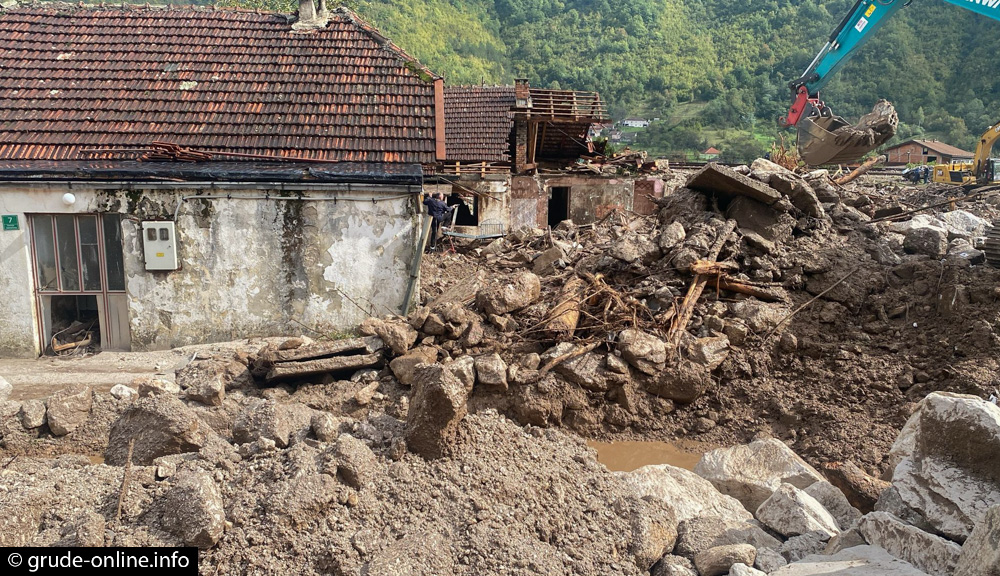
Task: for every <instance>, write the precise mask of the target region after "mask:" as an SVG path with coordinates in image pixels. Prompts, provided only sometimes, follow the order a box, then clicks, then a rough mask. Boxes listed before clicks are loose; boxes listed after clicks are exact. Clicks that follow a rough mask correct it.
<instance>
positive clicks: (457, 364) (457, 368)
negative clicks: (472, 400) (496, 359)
mask: <svg viewBox="0 0 1000 576" xmlns="http://www.w3.org/2000/svg"><path fill="white" fill-rule="evenodd" d="M536 356H537V354H536ZM444 367H445V368H447V369H448V370H450V371H451V373H452V374H454V375H455V377H456V378H458V381H459V382H461V383H462V385H463V386H465V390H466V391H467V392H472V388H473V386H475V384H476V360H475V358H473V357H472V356H460V357H458V358H457V359H455V360H454V361H452V362H448V363H447V364H445V365H444Z"/></svg>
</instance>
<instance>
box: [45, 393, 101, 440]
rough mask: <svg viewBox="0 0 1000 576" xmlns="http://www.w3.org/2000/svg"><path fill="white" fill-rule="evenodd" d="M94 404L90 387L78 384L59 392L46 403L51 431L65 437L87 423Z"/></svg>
mask: <svg viewBox="0 0 1000 576" xmlns="http://www.w3.org/2000/svg"><path fill="white" fill-rule="evenodd" d="M93 404H94V398H93V395H92V394H91V393H90V387H89V386H85V385H83V384H77V385H75V386H70V387H68V388H63V389H62V390H59V391H58V392H56V393H55V394H53V395H52V396H49V400H48V402H47V403H46V406H47V417H48V419H49V430H51V431H52V434H54V435H56V436H65V435H66V434H69V433H70V432H72V431H73V430H76V429H77V428H78V427H79V426H80V425H81V424H83V423H84V422H86V421H87V418H88V417H89V416H90V407H91V406H92V405H93Z"/></svg>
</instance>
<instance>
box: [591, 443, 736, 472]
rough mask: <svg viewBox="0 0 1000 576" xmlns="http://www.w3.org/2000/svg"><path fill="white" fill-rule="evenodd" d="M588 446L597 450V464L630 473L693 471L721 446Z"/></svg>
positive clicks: (647, 444) (691, 444)
mask: <svg viewBox="0 0 1000 576" xmlns="http://www.w3.org/2000/svg"><path fill="white" fill-rule="evenodd" d="M587 445H588V446H590V447H591V448H593V449H595V450H597V460H598V461H599V462H600V463H601V464H604V465H605V466H606V467H607V468H608V470H614V471H619V472H630V471H632V470H635V469H636V468H642V467H643V466H647V465H649V464H670V465H671V466H677V467H678V468H685V469H687V470H693V469H694V465H695V464H697V463H698V460H700V459H701V456H702V454H704V453H705V452H708V451H709V450H714V449H715V448H718V446H714V445H712V444H706V443H702V442H694V441H691V440H678V441H675V442H637V441H616V442H598V441H596V440H590V441H588V442H587Z"/></svg>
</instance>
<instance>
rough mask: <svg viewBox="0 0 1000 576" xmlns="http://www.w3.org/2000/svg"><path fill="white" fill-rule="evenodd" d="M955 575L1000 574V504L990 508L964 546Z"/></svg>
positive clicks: (997, 575)
mask: <svg viewBox="0 0 1000 576" xmlns="http://www.w3.org/2000/svg"><path fill="white" fill-rule="evenodd" d="M955 576H1000V506H994V507H993V508H990V510H989V512H987V513H986V515H985V516H984V517H983V519H982V520H981V521H980V522H979V524H976V527H975V528H974V529H973V530H972V535H971V536H969V539H968V540H966V541H965V546H962V554H961V555H960V556H959V557H958V566H956V567H955Z"/></svg>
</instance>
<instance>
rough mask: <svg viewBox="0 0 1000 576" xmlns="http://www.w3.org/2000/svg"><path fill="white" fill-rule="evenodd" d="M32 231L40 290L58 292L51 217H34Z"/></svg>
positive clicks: (32, 218) (36, 273)
mask: <svg viewBox="0 0 1000 576" xmlns="http://www.w3.org/2000/svg"><path fill="white" fill-rule="evenodd" d="M31 231H32V236H33V241H34V244H35V275H36V277H37V279H38V289H39V290H58V289H59V285H58V283H57V275H56V248H55V242H54V240H53V238H54V236H53V235H52V217H51V216H32V217H31Z"/></svg>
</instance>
